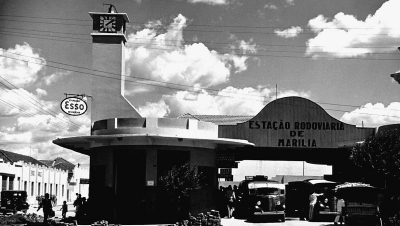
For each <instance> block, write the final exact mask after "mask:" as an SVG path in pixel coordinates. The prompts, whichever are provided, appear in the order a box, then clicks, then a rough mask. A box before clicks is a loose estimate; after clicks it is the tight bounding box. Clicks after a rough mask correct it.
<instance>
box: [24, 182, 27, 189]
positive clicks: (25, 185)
mask: <svg viewBox="0 0 400 226" xmlns="http://www.w3.org/2000/svg"><path fill="white" fill-rule="evenodd" d="M27 189H28V181H24V191H27Z"/></svg>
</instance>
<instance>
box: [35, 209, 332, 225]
mask: <svg viewBox="0 0 400 226" xmlns="http://www.w3.org/2000/svg"><path fill="white" fill-rule="evenodd" d="M60 209H61V206H60V205H58V206H56V207H53V210H54V211H55V213H56V218H62V216H61V211H60ZM27 213H28V214H29V213H35V214H38V215H40V216H43V211H42V210H39V211H37V205H31V206H30V208H29V210H28V212H27ZM73 216H75V208H74V207H73V205H71V204H69V205H68V212H67V217H73ZM221 223H222V225H223V226H252V225H257V226H264V225H273V226H283V225H285V226H333V220H332V221H328V220H325V221H319V222H308V221H300V220H299V218H295V217H286V221H285V222H280V221H275V220H273V219H263V220H258V221H257V222H250V221H248V220H246V219H234V218H231V219H228V218H222V219H221ZM165 225H170V224H164V225H163V224H161V225H160V226H165ZM147 226H149V225H147ZM157 226H159V225H157Z"/></svg>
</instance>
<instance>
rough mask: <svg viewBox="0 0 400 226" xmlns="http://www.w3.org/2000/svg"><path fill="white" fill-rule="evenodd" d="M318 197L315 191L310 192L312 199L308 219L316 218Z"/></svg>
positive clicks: (310, 199) (310, 198)
mask: <svg viewBox="0 0 400 226" xmlns="http://www.w3.org/2000/svg"><path fill="white" fill-rule="evenodd" d="M317 199H318V195H317V193H315V191H313V193H311V194H310V196H309V201H310V207H309V212H308V220H309V221H313V220H314V206H315V205H316V204H317Z"/></svg>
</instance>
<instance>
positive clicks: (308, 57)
mask: <svg viewBox="0 0 400 226" xmlns="http://www.w3.org/2000/svg"><path fill="white" fill-rule="evenodd" d="M2 34H3V35H11V36H17V37H28V38H36V39H41V40H42V39H44V40H52V41H63V42H73V43H84V44H92V43H91V42H79V41H70V40H60V39H49V38H46V37H32V36H24V35H13V34H6V33H4V32H2ZM0 35H1V34H0ZM65 38H68V37H65ZM366 48H368V47H366ZM387 48H390V47H387ZM148 49H154V50H166V51H167V50H175V49H176V48H175V49H174V48H148ZM215 49H218V48H215ZM228 50H229V49H228ZM239 50H241V49H239ZM262 51H266V52H278V53H280V52H283V53H301V52H293V51H267V50H262ZM313 53H321V54H330V53H329V52H313ZM220 54H230V53H220ZM354 54H356V53H354ZM360 54H361V53H360ZM362 54H365V55H368V54H370V55H374V54H390V53H362ZM235 55H237V56H248V57H274V58H289V59H290V58H296V59H337V60H374V61H392V60H396V61H397V60H399V59H395V58H365V57H364V58H355V57H325V56H294V55H270V54H255V53H252V54H249V53H235Z"/></svg>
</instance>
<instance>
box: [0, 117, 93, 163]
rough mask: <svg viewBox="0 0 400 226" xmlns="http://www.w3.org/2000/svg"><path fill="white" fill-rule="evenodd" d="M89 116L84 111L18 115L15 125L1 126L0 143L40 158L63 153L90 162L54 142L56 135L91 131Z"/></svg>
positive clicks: (68, 156)
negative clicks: (68, 113)
mask: <svg viewBox="0 0 400 226" xmlns="http://www.w3.org/2000/svg"><path fill="white" fill-rule="evenodd" d="M89 131H90V118H89V116H88V115H81V116H79V117H74V118H73V119H69V118H68V117H66V116H65V115H63V114H58V115H55V116H51V115H46V114H34V115H27V116H21V117H19V118H18V119H17V120H16V122H15V123H14V124H13V125H12V126H8V127H1V129H0V145H1V146H3V147H5V148H4V149H5V150H7V151H13V152H16V153H19V154H24V155H32V157H34V158H37V159H54V158H56V157H63V158H65V159H68V158H73V159H76V160H77V161H78V160H82V161H78V162H88V161H89V160H88V159H89V158H88V157H85V156H84V155H82V154H78V153H75V152H73V151H69V150H66V149H64V148H61V147H59V146H57V145H55V144H53V143H52V140H54V139H56V138H57V137H71V136H77V135H89Z"/></svg>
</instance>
